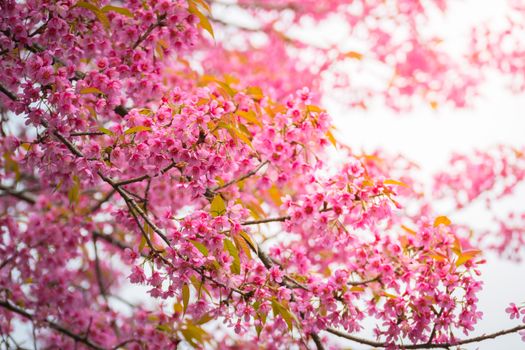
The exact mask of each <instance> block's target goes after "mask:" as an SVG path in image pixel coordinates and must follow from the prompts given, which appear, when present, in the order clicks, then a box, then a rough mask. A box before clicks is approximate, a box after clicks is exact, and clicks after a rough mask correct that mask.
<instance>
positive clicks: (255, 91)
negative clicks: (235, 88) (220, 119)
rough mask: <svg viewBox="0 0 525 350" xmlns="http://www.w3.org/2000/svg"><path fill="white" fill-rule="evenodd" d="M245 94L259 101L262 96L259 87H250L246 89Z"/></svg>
mask: <svg viewBox="0 0 525 350" xmlns="http://www.w3.org/2000/svg"><path fill="white" fill-rule="evenodd" d="M246 93H247V94H248V95H250V96H252V97H253V98H254V99H255V100H261V99H262V98H263V97H264V95H263V92H262V90H261V88H260V87H258V86H250V87H248V88H247V89H246Z"/></svg>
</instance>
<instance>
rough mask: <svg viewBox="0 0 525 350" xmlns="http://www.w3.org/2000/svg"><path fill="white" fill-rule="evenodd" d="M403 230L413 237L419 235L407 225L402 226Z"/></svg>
mask: <svg viewBox="0 0 525 350" xmlns="http://www.w3.org/2000/svg"><path fill="white" fill-rule="evenodd" d="M401 228H402V229H403V230H405V231H407V232H408V233H410V234H411V235H415V234H416V233H417V232H416V231H414V230H412V229H411V228H408V227H406V226H405V225H401Z"/></svg>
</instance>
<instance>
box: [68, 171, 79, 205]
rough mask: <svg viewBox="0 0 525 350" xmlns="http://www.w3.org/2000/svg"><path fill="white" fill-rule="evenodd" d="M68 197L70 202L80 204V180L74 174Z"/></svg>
mask: <svg viewBox="0 0 525 350" xmlns="http://www.w3.org/2000/svg"><path fill="white" fill-rule="evenodd" d="M67 197H68V199H69V203H70V204H78V201H79V199H80V180H79V179H78V177H77V176H76V175H74V176H73V186H71V188H70V189H69V191H68V193H67Z"/></svg>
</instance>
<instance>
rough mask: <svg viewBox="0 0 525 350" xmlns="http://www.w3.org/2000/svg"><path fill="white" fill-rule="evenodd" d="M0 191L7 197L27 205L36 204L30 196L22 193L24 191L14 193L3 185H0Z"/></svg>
mask: <svg viewBox="0 0 525 350" xmlns="http://www.w3.org/2000/svg"><path fill="white" fill-rule="evenodd" d="M0 190H2V191H4V192H5V193H7V194H8V195H10V196H12V197H16V198H18V199H21V200H23V201H25V202H27V203H29V204H35V203H36V200H35V199H34V198H32V197H30V196H28V195H27V194H25V193H24V191H15V190H14V189H12V188H9V187H7V186H4V185H0Z"/></svg>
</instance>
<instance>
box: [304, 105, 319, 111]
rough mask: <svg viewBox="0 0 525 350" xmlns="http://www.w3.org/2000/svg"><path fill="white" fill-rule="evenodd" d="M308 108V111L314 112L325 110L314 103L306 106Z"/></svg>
mask: <svg viewBox="0 0 525 350" xmlns="http://www.w3.org/2000/svg"><path fill="white" fill-rule="evenodd" d="M306 110H307V111H308V112H310V113H311V112H314V113H321V112H322V111H323V110H322V109H321V108H319V107H317V106H314V105H308V106H306Z"/></svg>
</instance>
